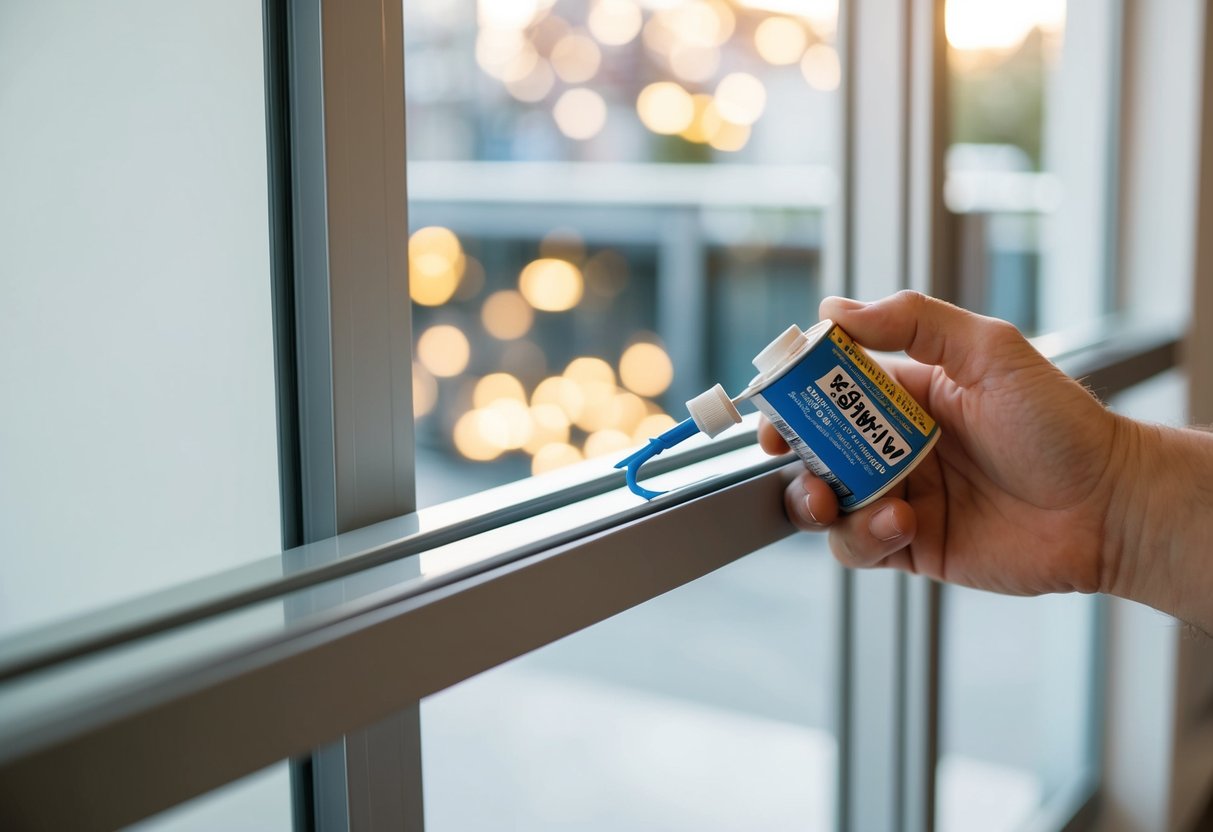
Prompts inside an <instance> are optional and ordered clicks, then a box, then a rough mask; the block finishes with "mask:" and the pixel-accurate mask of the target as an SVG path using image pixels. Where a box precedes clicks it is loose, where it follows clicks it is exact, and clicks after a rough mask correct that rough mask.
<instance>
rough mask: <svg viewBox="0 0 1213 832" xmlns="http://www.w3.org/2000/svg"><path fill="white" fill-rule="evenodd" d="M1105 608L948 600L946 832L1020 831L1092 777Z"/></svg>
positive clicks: (968, 597)
mask: <svg viewBox="0 0 1213 832" xmlns="http://www.w3.org/2000/svg"><path fill="white" fill-rule="evenodd" d="M1096 604H1097V601H1096V599H1095V598H1093V597H1091V596H1082V595H1048V596H1042V597H1040V598H1013V597H1008V596H1003V595H993V594H991V593H985V592H978V591H976V590H969V589H961V588H959V587H952V586H949V587H946V588H945V590H944V594H943V622H942V623H943V644H942V650H943V656H942V672H943V678H942V685H941V690H942V693H941V698H940V709H941V711H940V713H941V737H940V750H941V754H940V760H939V765H938V768H937V772H936V774H937V778H938V780H937V785H936V788H937V795H938V803H937V811H938V826H939V829H940V830H941V832H960V830H968V829H985V830H1008V832H1009V830H1015V829H1022V828H1024V827H1025V824H1026V822H1027V820H1028V819H1029V818H1031V817H1032V815H1033V814H1034V813H1035V812H1037V811H1038V810H1039V809H1040V807H1041V805H1042V804H1043V803H1044V802H1045V801H1047V800H1049V799H1050V798H1052V797H1054V796H1055V795H1057V794H1058V793H1059V791H1061V790H1062V789H1063V788H1065V787H1067V786H1072V785H1074V784H1075V780H1076V779H1077V778H1078V777H1080V776H1082V775H1083V774H1085V773H1089V771H1090V768H1091V767H1092V766H1093V765H1094V760H1093V758H1092V749H1093V745H1092V740H1091V736H1092V734H1091V732H1092V729H1093V724H1092V718H1093V715H1094V705H1093V703H1094V687H1093V673H1094V669H1095V655H1096V654H1095V648H1096V641H1095V621H1096V617H1095V609H1096Z"/></svg>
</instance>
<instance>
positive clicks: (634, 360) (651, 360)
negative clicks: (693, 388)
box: [619, 341, 674, 396]
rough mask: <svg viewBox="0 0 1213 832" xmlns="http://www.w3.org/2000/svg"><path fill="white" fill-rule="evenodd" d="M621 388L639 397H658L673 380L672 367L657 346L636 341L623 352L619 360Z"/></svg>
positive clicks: (664, 352) (667, 357)
mask: <svg viewBox="0 0 1213 832" xmlns="http://www.w3.org/2000/svg"><path fill="white" fill-rule="evenodd" d="M619 377H620V380H621V381H623V386H624V387H626V388H628V389H629V390H631V391H632V392H634V393H638V394H640V395H641V396H660V395H661V394H662V393H664V392H665V391H666V390H667V389H669V386H670V382H671V381H673V380H674V365H673V363H671V361H670V357H669V355H667V354H666V351H665V350H663V349H662V348H661V347H660V346H658V345H657V344H652V343H649V342H647V341H637V342H636V343H635V344H632V345H631V346H630V347H628V348H627V349H626V350H624V351H623V357H622V358H621V359H620V360H619Z"/></svg>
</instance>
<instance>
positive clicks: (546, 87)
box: [505, 58, 556, 104]
mask: <svg viewBox="0 0 1213 832" xmlns="http://www.w3.org/2000/svg"><path fill="white" fill-rule="evenodd" d="M555 84H556V77H555V76H554V75H553V74H552V67H551V66H550V65H549V64H548V62H547V61H545V60H544V59H543V58H539V59H537V60H536V61H535V62H534V63H533V64H532V65H531V68H530V70H529V71H528V72H527V73H526V74H525V75H523V76H522V77H521V78H512V79H508V80H506V81H505V88H506V90H507V91H508V92H509V94H510V95H512V96H514V98H517V99H518V100H519V101H522V102H524V103H527V104H534V103H535V102H537V101H542V100H543V99H544V98H546V97H547V94H548V93H549V92H551V91H552V87H553V86H555Z"/></svg>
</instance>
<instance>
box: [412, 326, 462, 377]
mask: <svg viewBox="0 0 1213 832" xmlns="http://www.w3.org/2000/svg"><path fill="white" fill-rule="evenodd" d="M471 352H472V350H471V347H470V346H468V339H467V338H466V337H464V334H463V333H462V332H460V331H459V330H458V329H456V328H455V327H453V326H450V325H449V324H438V325H437V326H432V327H430V328H429V329H427V330H426V331H425V332H423V333H421V337H420V338H418V339H417V358H418V359H419V360H420V361H421V363H422V365H423V366H424V367H425V368H426V369H427V370H429V371H430V372H431V373H433V374H434V375H436V376H438V377H439V378H451V377H452V376H457V375H459V374H460V373H462V372H463V371H464V370H465V369H466V368H467V365H468V359H469V358H470V357H471Z"/></svg>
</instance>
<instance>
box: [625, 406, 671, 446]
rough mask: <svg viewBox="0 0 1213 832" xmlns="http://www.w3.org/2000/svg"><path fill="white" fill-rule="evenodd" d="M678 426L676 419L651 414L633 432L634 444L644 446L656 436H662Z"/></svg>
mask: <svg viewBox="0 0 1213 832" xmlns="http://www.w3.org/2000/svg"><path fill="white" fill-rule="evenodd" d="M676 424H678V423H677V422H676V421H674V417H672V416H670V415H668V414H665V413H651V414H649V415H648V416H645V417H644V418H643V419H641V420H640V423H639V424H638V425H636V427H635V429H634V430H633V431H632V444H633V445H643V444H644V443H645V442H647V441H648V440H649V439H651V438H653V437H654V436H660V435H661V434H663V433H665V432H666V431H667V430H669V429H670V428H672V427H674V425H676Z"/></svg>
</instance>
